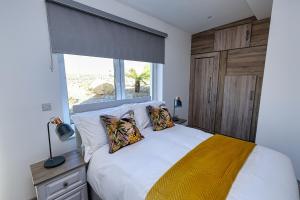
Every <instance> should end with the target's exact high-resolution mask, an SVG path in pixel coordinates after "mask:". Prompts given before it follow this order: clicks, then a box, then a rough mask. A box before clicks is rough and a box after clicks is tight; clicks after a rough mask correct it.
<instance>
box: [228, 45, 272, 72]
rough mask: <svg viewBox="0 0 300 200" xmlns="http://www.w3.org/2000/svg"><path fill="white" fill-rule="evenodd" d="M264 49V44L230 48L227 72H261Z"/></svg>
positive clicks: (264, 55) (264, 56)
mask: <svg viewBox="0 0 300 200" xmlns="http://www.w3.org/2000/svg"><path fill="white" fill-rule="evenodd" d="M266 50H267V47H266V46H259V47H251V48H244V49H235V50H230V51H229V52H228V60H227V74H228V75H243V74H262V73H263V71H264V66H265V58H266Z"/></svg>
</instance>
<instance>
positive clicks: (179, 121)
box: [174, 118, 187, 125]
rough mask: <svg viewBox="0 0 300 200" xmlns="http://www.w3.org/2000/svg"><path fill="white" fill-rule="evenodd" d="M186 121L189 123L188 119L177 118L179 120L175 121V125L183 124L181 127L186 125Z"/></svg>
mask: <svg viewBox="0 0 300 200" xmlns="http://www.w3.org/2000/svg"><path fill="white" fill-rule="evenodd" d="M186 121H187V120H186V119H180V118H177V120H174V123H175V124H181V125H184V123H185V122H186Z"/></svg>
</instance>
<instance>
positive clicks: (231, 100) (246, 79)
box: [221, 76, 256, 140]
mask: <svg viewBox="0 0 300 200" xmlns="http://www.w3.org/2000/svg"><path fill="white" fill-rule="evenodd" d="M255 85H256V76H226V77H225V86H224V98H223V110H222V122H221V133H222V134H224V135H228V136H231V137H235V138H239V139H243V140H249V139H250V130H251V119H252V114H253V105H254V91H255Z"/></svg>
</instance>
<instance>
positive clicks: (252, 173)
mask: <svg viewBox="0 0 300 200" xmlns="http://www.w3.org/2000/svg"><path fill="white" fill-rule="evenodd" d="M142 134H143V135H144V136H145V139H144V140H142V141H140V142H138V143H135V144H133V145H130V146H128V147H125V148H123V149H121V150H119V151H117V152H115V153H113V154H109V153H108V145H105V146H103V147H102V148H100V149H99V150H97V151H96V152H95V153H94V155H93V157H92V159H91V161H90V164H89V168H88V172H87V179H88V182H89V183H90V185H91V186H92V188H93V189H94V191H95V192H96V193H97V194H98V195H99V197H100V198H101V199H103V200H142V199H145V197H146V195H147V193H148V191H149V190H150V189H151V187H152V186H153V185H154V184H155V182H156V181H157V180H158V179H159V178H160V177H161V176H162V175H163V174H164V173H165V172H166V171H167V170H168V169H169V168H170V167H172V166H173V165H174V164H175V163H176V162H177V161H178V160H180V159H181V158H182V157H183V156H184V155H185V154H187V153H188V152H189V151H190V150H192V149H193V148H194V147H195V146H197V145H198V144H199V143H201V142H203V141H204V140H206V139H208V138H209V137H211V135H210V134H207V133H205V132H202V131H199V130H196V129H192V128H188V127H185V126H182V125H176V126H175V127H173V128H169V129H165V130H163V131H159V132H154V131H152V130H151V127H149V128H147V129H144V130H143V131H142ZM227 199H229V200H299V193H298V186H297V181H296V178H295V173H294V169H293V166H292V164H291V161H290V159H289V158H288V157H286V156H285V155H283V154H281V153H278V152H276V151H274V150H271V149H268V148H265V147H262V146H258V145H257V146H256V147H255V149H254V150H253V152H252V153H251V154H250V156H249V157H248V159H247V161H246V162H245V164H244V166H243V167H242V169H241V170H240V172H239V174H238V176H237V178H236V180H235V181H234V183H233V185H232V187H231V189H230V192H229V194H228V196H227Z"/></svg>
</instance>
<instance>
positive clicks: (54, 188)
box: [30, 150, 88, 200]
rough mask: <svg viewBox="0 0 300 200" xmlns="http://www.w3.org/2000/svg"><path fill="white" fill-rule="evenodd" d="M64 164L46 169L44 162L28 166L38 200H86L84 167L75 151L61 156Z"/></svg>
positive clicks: (80, 157) (81, 159)
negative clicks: (63, 158)
mask: <svg viewBox="0 0 300 200" xmlns="http://www.w3.org/2000/svg"><path fill="white" fill-rule="evenodd" d="M63 156H64V157H65V159H66V161H65V162H64V164H62V165H60V166H58V167H55V168H51V169H46V168H44V161H41V162H38V163H35V164H33V165H31V166H30V168H31V174H32V181H33V185H34V187H35V190H36V195H37V199H38V200H63V199H80V200H88V194H87V183H86V165H85V163H84V160H83V158H82V156H81V155H80V153H79V152H78V151H77V150H75V151H71V152H68V153H65V154H63Z"/></svg>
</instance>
